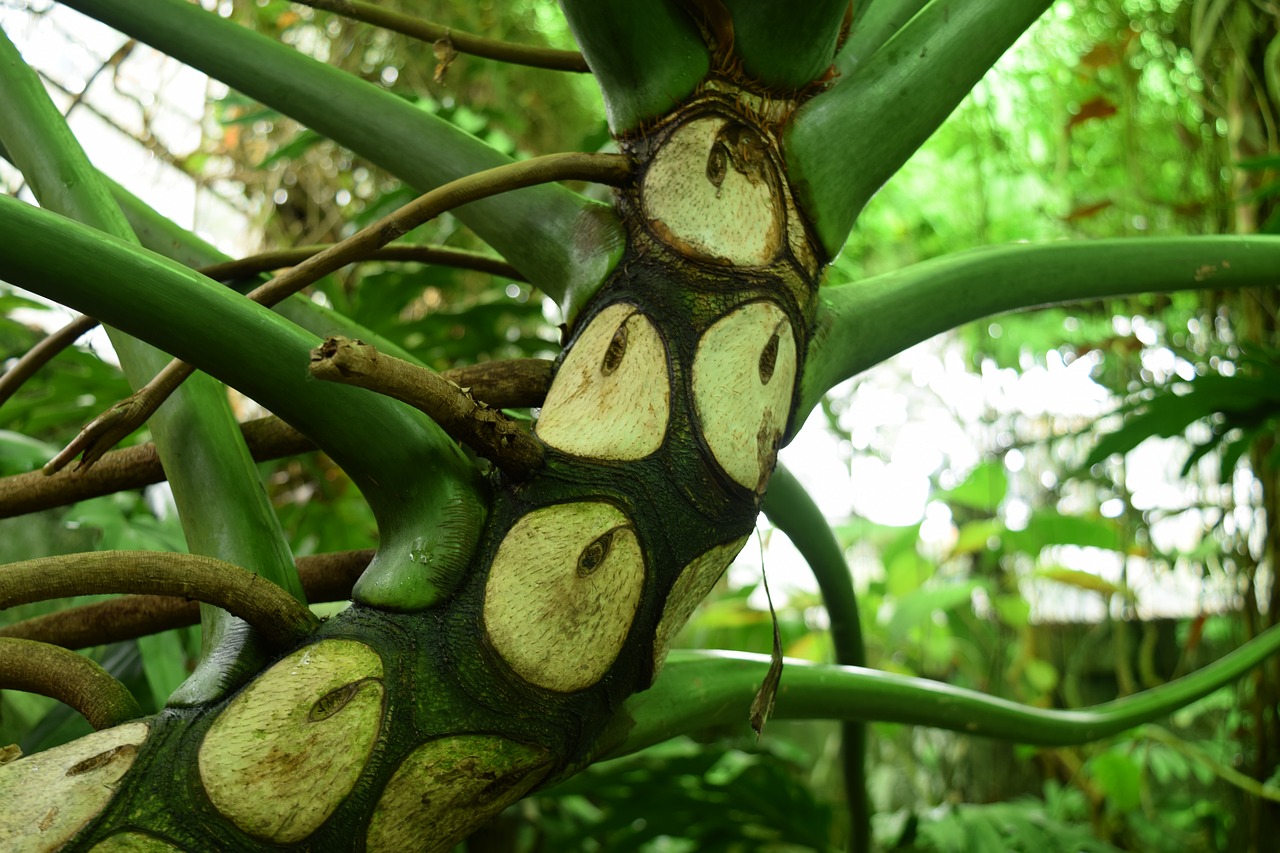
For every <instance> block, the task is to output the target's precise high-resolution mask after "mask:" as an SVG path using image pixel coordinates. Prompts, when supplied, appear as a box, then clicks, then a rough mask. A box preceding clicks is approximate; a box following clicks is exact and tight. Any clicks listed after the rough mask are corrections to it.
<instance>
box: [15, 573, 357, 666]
mask: <svg viewBox="0 0 1280 853" xmlns="http://www.w3.org/2000/svg"><path fill="white" fill-rule="evenodd" d="M372 559H373V551H372V550H371V549H366V550H362V551H339V552H335V553H332V554H312V555H311V556H307V557H299V558H298V559H297V563H298V576H299V577H300V578H301V579H302V588H303V590H305V591H306V594H307V600H308V601H311V602H320V601H345V600H346V599H348V598H350V597H351V587H352V586H353V585H354V584H355V582H356V579H357V578H358V577H359V576H360V573H361V572H363V571H364V570H365V567H366V566H368V565H369V561H370V560H372ZM199 622H200V608H199V607H198V605H197V602H195V601H188V600H186V599H184V598H177V597H174V596H169V595H125V596H121V597H119V598H112V599H108V600H107V601H98V602H95V603H93V604H81V605H79V606H77V607H68V608H66V609H65V610H58V611H55V612H53V613H46V614H44V615H43V616H33V617H32V618H30V619H24V620H23V621H21V622H14V623H12V624H10V625H4V626H0V637H12V638H15V639H21V640H38V641H40V642H42V643H50V644H52V645H55V646H62V647H64V648H68V649H85V648H90V647H92V646H101V645H106V644H107V643H119V642H123V641H126V640H136V639H137V638H138V637H145V636H148V635H150V634H158V633H160V632H161V631H168V630H171V629H173V628H185V627H186V626H188V625H195V624H198V623H199Z"/></svg>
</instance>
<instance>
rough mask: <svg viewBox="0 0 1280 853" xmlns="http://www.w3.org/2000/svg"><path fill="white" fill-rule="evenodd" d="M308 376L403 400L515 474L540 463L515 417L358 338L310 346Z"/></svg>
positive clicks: (523, 474)
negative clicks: (311, 348)
mask: <svg viewBox="0 0 1280 853" xmlns="http://www.w3.org/2000/svg"><path fill="white" fill-rule="evenodd" d="M311 375H312V376H314V377H316V378H317V379H324V380H326V381H328V382H340V383H342V384H344V385H355V386H357V387H359V388H367V389H368V390H370V391H376V392H377V393H379V394H385V395H387V396H388V397H394V398H395V399H397V400H400V401H401V402H403V403H408V404H409V405H410V406H413V407H414V408H416V409H419V410H420V411H423V412H425V413H426V414H427V415H428V416H429V417H430V418H431V419H432V420H433V421H435V422H436V423H438V424H439V425H440V427H441V429H443V430H444V431H445V432H447V433H449V435H451V436H453V437H454V438H456V439H458V440H459V441H461V442H462V443H464V444H466V445H467V446H468V447H470V448H471V449H472V450H474V451H475V452H476V453H478V454H480V455H481V456H483V457H484V458H486V459H488V460H489V461H490V462H492V463H493V464H494V465H497V466H498V467H499V468H501V469H502V470H503V471H505V472H506V473H507V474H508V475H510V476H511V477H514V478H516V479H527V478H528V477H529V476H530V475H531V474H532V473H533V472H535V471H537V470H538V469H539V468H541V467H542V463H543V451H542V445H541V444H539V443H538V442H537V440H536V439H534V437H533V436H532V435H530V434H529V433H528V432H526V431H525V430H524V428H523V427H522V426H521V425H520V423H519V422H518V421H516V420H514V419H512V418H509V417H507V416H506V415H504V414H503V413H502V412H501V411H499V410H498V409H492V408H490V407H489V406H487V405H485V404H484V403H481V402H480V401H478V400H476V398H475V397H474V396H472V394H471V392H470V391H469V390H467V389H464V388H462V387H461V386H459V385H457V384H456V383H454V382H450V381H449V380H448V379H445V378H444V377H443V376H441V375H440V374H438V373H433V372H432V371H430V370H427V369H426V368H422V367H418V366H417V365H416V364H410V363H409V362H407V361H404V360H402V359H398V358H395V357H394V356H389V355H383V354H381V353H379V352H378V351H377V350H376V349H375V348H373V347H371V346H369V345H368V344H366V343H364V342H362V341H353V340H351V339H350V338H329V339H328V340H326V341H325V342H324V343H323V344H321V345H320V346H318V347H316V348H315V349H314V350H312V351H311Z"/></svg>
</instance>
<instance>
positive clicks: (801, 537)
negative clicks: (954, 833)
mask: <svg viewBox="0 0 1280 853" xmlns="http://www.w3.org/2000/svg"><path fill="white" fill-rule="evenodd" d="M762 509H763V510H764V514H765V515H766V516H767V517H768V518H769V521H770V522H772V523H773V525H774V526H775V527H777V528H778V529H779V530H781V531H782V532H783V533H785V534H786V535H787V538H788V539H790V540H791V542H792V544H794V545H795V546H796V549H797V550H799V551H800V554H801V556H803V557H804V559H805V562H806V563H808V564H809V568H810V569H811V570H812V571H813V576H814V577H815V578H816V579H817V581H818V589H819V590H820V591H821V592H822V602H823V604H824V605H825V607H826V609H827V616H828V618H830V620H831V644H832V646H833V647H834V648H835V652H836V662H837V663H839V664H842V665H844V666H866V665H867V653H866V648H865V646H864V644H863V639H862V623H861V620H860V619H859V616H858V600H857V596H856V595H855V594H854V590H853V578H852V576H851V575H850V574H849V565H848V564H847V563H846V562H845V559H844V549H843V548H841V547H840V543H839V542H838V541H837V540H836V537H835V534H834V533H833V532H832V530H831V526H830V525H829V524H827V520H826V518H825V517H824V516H823V515H822V510H820V509H819V508H818V505H817V504H816V503H814V500H813V498H812V497H811V496H810V495H809V493H808V491H806V490H805V488H804V486H802V485H801V484H800V481H799V480H797V479H796V478H795V475H794V474H792V473H791V472H790V471H788V470H787V469H786V468H785V467H783V466H782V465H779V466H778V467H777V468H775V469H774V471H773V476H772V477H771V478H770V480H769V491H768V492H766V493H765V496H764V505H763V506H762ZM840 734H841V741H842V742H841V756H842V758H843V762H842V763H843V766H844V783H845V794H846V796H847V797H848V801H849V816H850V826H851V833H850V841H849V848H850V849H851V850H870V849H871V801H870V799H869V798H868V797H867V775H866V760H867V727H866V725H865V724H864V723H860V722H850V723H845V724H844V725H843V726H841V731H840Z"/></svg>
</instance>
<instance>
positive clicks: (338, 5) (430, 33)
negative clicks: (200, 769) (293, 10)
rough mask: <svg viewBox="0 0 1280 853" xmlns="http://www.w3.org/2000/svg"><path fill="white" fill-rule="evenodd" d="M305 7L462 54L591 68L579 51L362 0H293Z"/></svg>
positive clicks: (567, 68) (535, 64)
mask: <svg viewBox="0 0 1280 853" xmlns="http://www.w3.org/2000/svg"><path fill="white" fill-rule="evenodd" d="M293 2H294V3H298V4H299V5H302V6H310V7H311V8H313V9H320V10H322V11H325V12H333V13H334V14H336V15H342V16H343V17H344V18H351V19H353V20H356V21H362V22H363V23H366V24H373V25H374V26H375V27H382V28H383V29H387V30H392V31H394V32H397V33H400V34H401V35H406V36H409V37H410V38H415V39H418V40H420V41H425V42H433V43H434V42H444V43H445V44H447V45H448V46H449V47H451V48H452V49H454V50H456V51H457V52H458V53H465V54H469V55H471V56H480V57H483V58H485V59H496V60H498V61H499V62H510V63H513V64H515V65H527V66H529V67H531V68H546V69H548V70H551V71H578V72H586V71H590V70H591V69H589V68H588V67H587V61H586V60H585V59H583V58H582V54H580V53H578V52H577V51H576V50H555V49H552V48H548V47H535V46H533V45H524V44H512V43H511V42H506V41H500V40H498V39H491V38H484V37H483V36H476V35H472V34H470V33H464V32H459V31H458V30H455V29H453V28H452V27H446V26H444V25H442V24H435V23H432V22H431V21H424V20H423V19H422V18H415V17H413V16H412V15H405V14H401V13H400V12H393V11H391V10H389V9H382V8H379V7H378V6H375V5H374V4H372V3H363V2H361V0H293Z"/></svg>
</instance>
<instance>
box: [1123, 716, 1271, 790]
mask: <svg viewBox="0 0 1280 853" xmlns="http://www.w3.org/2000/svg"><path fill="white" fill-rule="evenodd" d="M1139 734H1140V735H1141V736H1142V737H1148V738H1150V739H1151V740H1154V741H1156V742H1157V743H1162V744H1164V745H1165V746H1167V747H1169V748H1170V749H1173V750H1176V751H1177V752H1180V753H1182V755H1184V756H1185V757H1186V758H1189V759H1190V760H1192V761H1194V762H1196V763H1197V764H1203V765H1204V766H1205V767H1208V768H1209V769H1210V770H1212V771H1213V774H1214V775H1215V776H1217V777H1218V778H1219V779H1221V780H1222V781H1224V782H1226V783H1227V784H1228V785H1234V786H1235V787H1237V788H1239V789H1240V790H1241V791H1244V792H1245V793H1246V794H1249V795H1251V796H1254V797H1258V798H1260V799H1263V800H1270V801H1271V802H1273V803H1280V788H1276V787H1274V786H1271V785H1267V784H1264V783H1262V782H1259V781H1258V780H1257V779H1254V778H1253V777H1252V776H1246V775H1245V774H1243V773H1241V772H1240V771H1239V770H1236V769H1235V768H1234V767H1228V766H1227V765H1225V764H1223V763H1222V762H1220V761H1218V760H1216V759H1215V758H1214V757H1213V756H1211V755H1209V754H1208V753H1207V752H1205V751H1204V750H1203V749H1199V748H1197V747H1196V746H1194V745H1193V744H1190V743H1187V742H1186V741H1185V740H1183V739H1182V738H1180V737H1178V736H1177V735H1175V734H1173V732H1170V731H1166V730H1165V729H1162V728H1161V727H1160V726H1153V725H1146V726H1143V727H1142V729H1141V730H1140V731H1139Z"/></svg>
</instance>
